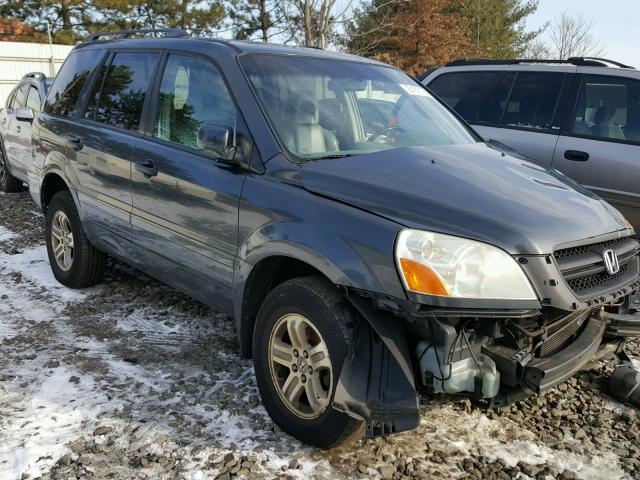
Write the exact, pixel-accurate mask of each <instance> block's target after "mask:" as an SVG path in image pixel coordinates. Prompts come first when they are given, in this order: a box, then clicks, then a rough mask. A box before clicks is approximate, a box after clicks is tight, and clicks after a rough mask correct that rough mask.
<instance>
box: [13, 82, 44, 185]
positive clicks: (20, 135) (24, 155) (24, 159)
mask: <svg viewBox="0 0 640 480" xmlns="http://www.w3.org/2000/svg"><path fill="white" fill-rule="evenodd" d="M26 85H27V86H28V91H27V97H26V100H25V107H27V108H30V109H31V110H33V114H34V117H35V114H36V113H38V112H39V111H40V109H41V108H42V102H41V100H40V92H39V91H38V87H36V86H35V85H33V84H26ZM16 125H17V127H16V157H17V159H18V162H19V164H20V167H19V168H20V170H22V171H23V172H24V175H25V176H26V175H27V172H28V171H29V167H30V166H31V162H32V161H33V153H32V151H31V127H32V124H31V122H30V121H22V120H18V119H16Z"/></svg>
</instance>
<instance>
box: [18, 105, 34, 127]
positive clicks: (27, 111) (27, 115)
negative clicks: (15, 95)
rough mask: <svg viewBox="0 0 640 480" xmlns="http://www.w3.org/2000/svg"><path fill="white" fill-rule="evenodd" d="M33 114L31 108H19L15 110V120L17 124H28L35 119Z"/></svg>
mask: <svg viewBox="0 0 640 480" xmlns="http://www.w3.org/2000/svg"><path fill="white" fill-rule="evenodd" d="M35 116H36V115H35V113H34V111H33V108H30V107H19V108H18V109H17V110H16V119H17V120H18V121H19V122H29V123H32V122H33V119H34V118H35Z"/></svg>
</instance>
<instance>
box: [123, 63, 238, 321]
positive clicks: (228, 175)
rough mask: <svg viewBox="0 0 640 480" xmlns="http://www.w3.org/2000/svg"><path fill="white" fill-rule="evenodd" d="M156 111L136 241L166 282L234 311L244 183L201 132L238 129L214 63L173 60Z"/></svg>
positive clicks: (146, 145) (136, 173) (137, 195)
mask: <svg viewBox="0 0 640 480" xmlns="http://www.w3.org/2000/svg"><path fill="white" fill-rule="evenodd" d="M154 105H155V108H153V109H152V111H153V112H154V113H153V114H152V115H151V117H150V125H149V127H148V132H147V133H148V137H147V138H148V140H144V141H140V142H138V144H137V147H136V150H135V152H134V154H133V171H132V193H133V215H132V238H133V241H134V242H136V243H138V244H139V245H140V246H141V247H143V248H144V249H146V250H147V251H148V252H150V253H152V254H153V255H154V257H155V260H153V261H152V262H150V263H153V266H156V267H157V268H163V269H164V271H163V272H160V276H161V277H163V278H164V279H165V280H166V281H168V282H169V283H172V284H174V285H175V286H177V287H179V288H182V289H183V290H187V291H189V292H190V293H191V294H192V295H194V296H196V297H197V298H200V299H201V300H203V301H205V302H207V303H210V304H215V305H216V306H218V307H219V308H221V309H223V310H227V309H229V307H230V300H231V299H230V296H229V295H228V292H229V291H230V287H231V284H232V277H233V261H234V259H235V256H236V250H237V243H238V203H239V197H240V193H241V190H242V185H243V183H244V178H245V177H244V174H243V172H242V171H241V170H239V169H237V168H235V167H231V166H229V165H227V164H225V163H223V162H220V161H218V160H216V158H215V155H214V154H212V153H211V152H208V151H207V150H206V148H205V146H204V145H203V144H202V142H201V140H200V137H201V136H200V135H199V132H200V128H201V127H202V126H204V125H208V126H217V127H223V128H231V129H233V130H234V131H235V130H236V121H237V113H236V107H235V105H234V102H233V100H232V98H231V95H230V94H229V91H228V89H227V87H226V85H225V83H224V81H223V78H222V76H221V74H220V73H219V71H218V69H217V68H216V66H215V65H214V64H213V63H211V61H210V60H208V59H205V58H201V57H193V56H186V55H179V54H171V55H169V56H168V57H167V60H166V65H165V67H164V70H163V73H162V78H161V81H160V85H159V91H158V94H157V99H156V101H155V102H154ZM160 265H164V267H160Z"/></svg>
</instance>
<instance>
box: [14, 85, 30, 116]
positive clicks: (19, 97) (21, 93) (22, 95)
mask: <svg viewBox="0 0 640 480" xmlns="http://www.w3.org/2000/svg"><path fill="white" fill-rule="evenodd" d="M28 91H29V85H28V84H24V85H22V86H21V87H20V88H18V90H17V91H16V96H15V98H14V99H13V109H14V110H16V109H18V108H20V107H24V106H25V105H26V104H27V93H28Z"/></svg>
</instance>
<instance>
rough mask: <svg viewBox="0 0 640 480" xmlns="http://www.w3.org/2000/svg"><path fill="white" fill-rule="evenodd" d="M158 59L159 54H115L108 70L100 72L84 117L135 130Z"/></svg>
mask: <svg viewBox="0 0 640 480" xmlns="http://www.w3.org/2000/svg"><path fill="white" fill-rule="evenodd" d="M159 59H160V55H159V54H158V53H138V52H131V53H129V52H127V53H116V54H115V55H114V57H113V60H112V61H111V64H110V65H109V67H108V68H106V69H105V68H103V69H101V74H100V75H99V76H98V78H97V80H96V85H95V86H94V92H93V94H92V96H91V97H90V98H89V105H88V107H87V114H86V115H85V117H87V118H93V119H94V120H95V121H97V122H100V123H106V124H108V125H113V126H115V127H120V128H124V129H127V130H138V128H139V127H140V118H141V117H142V108H143V106H144V100H145V97H146V94H147V92H148V91H149V89H150V88H151V81H152V79H153V74H154V72H155V70H156V66H157V64H158V61H159ZM99 88H101V89H100V92H99V94H98V93H97V89H99Z"/></svg>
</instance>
